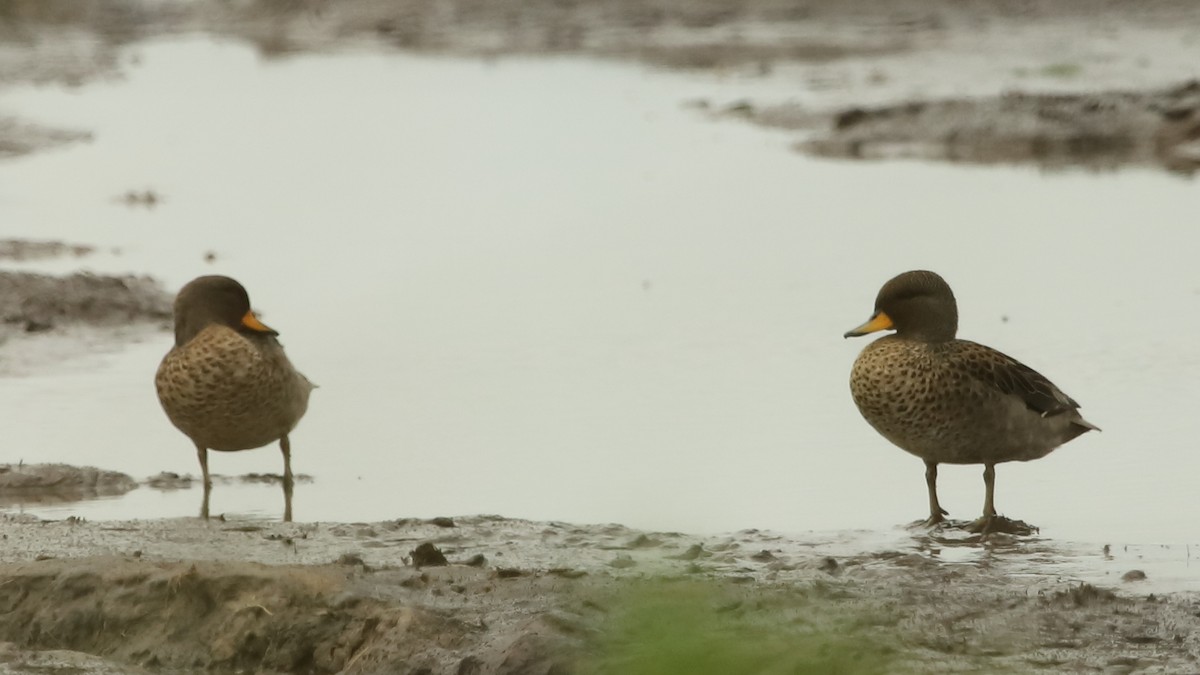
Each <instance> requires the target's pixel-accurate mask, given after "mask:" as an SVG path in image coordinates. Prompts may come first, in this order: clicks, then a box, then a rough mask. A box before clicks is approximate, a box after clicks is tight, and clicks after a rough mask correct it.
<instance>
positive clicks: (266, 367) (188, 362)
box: [154, 275, 315, 521]
mask: <svg viewBox="0 0 1200 675" xmlns="http://www.w3.org/2000/svg"><path fill="white" fill-rule="evenodd" d="M174 319H175V322H174V323H175V344H174V345H173V346H172V347H171V349H170V351H168V352H167V354H166V356H164V357H163V359H162V362H161V363H160V364H159V367H158V371H157V373H156V375H155V378H154V383H155V388H156V389H157V392H158V400H159V403H161V404H162V408H163V411H164V412H166V414H167V418H168V419H169V420H170V421H171V424H173V425H174V426H175V428H177V429H179V431H181V432H183V434H184V435H185V436H187V437H188V438H189V439H191V441H192V443H193V444H194V445H195V447H196V454H197V457H198V459H199V461H200V470H201V473H202V474H203V480H204V501H203V503H202V506H201V517H203V518H208V505H209V495H210V493H211V491H212V477H211V476H210V474H209V471H208V451H209V450H216V451H218V452H237V451H241V450H251V449H254V448H260V447H263V446H265V445H268V444H271V443H275V442H278V443H279V448H280V450H281V451H282V453H283V490H284V502H285V506H284V520H285V521H291V519H292V491H293V485H294V477H293V475H292V453H291V442H290V440H289V434H290V433H291V432H292V431H293V430H294V429H295V428H296V425H297V424H298V423H299V422H300V418H302V417H304V413H305V412H306V411H307V410H308V399H309V394H310V393H311V392H312V390H313V388H314V386H315V385H313V383H312V382H311V381H309V379H308V378H307V377H305V376H304V375H303V374H301V373H300V372H299V371H298V370H296V368H295V367H294V366H293V365H292V362H291V361H290V360H289V359H288V357H287V354H286V353H285V352H284V350H283V346H282V345H281V344H280V343H279V340H278V336H279V332H278V331H276V330H275V329H273V328H270V327H269V326H267V325H266V324H264V323H263V322H262V321H260V320H259V318H258V316H257V315H256V314H255V313H254V311H253V310H251V308H250V296H249V294H248V293H247V292H246V289H245V287H244V286H242V284H240V283H239V282H238V281H236V280H235V279H233V278H231V277H227V276H220V275H209V276H201V277H197V278H196V279H193V280H192V281H189V282H188V283H187V284H185V285H184V286H183V288H181V289H180V290H179V293H178V295H176V297H175V303H174Z"/></svg>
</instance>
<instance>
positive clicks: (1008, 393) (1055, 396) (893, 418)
mask: <svg viewBox="0 0 1200 675" xmlns="http://www.w3.org/2000/svg"><path fill="white" fill-rule="evenodd" d="M889 330H890V331H893V333H892V334H890V335H886V336H884V337H881V338H879V339H877V340H875V341H873V342H871V343H870V344H868V345H867V346H866V347H865V348H864V349H863V350H862V352H860V353H859V355H858V358H857V359H856V360H855V361H854V366H853V367H852V368H851V371H850V392H851V395H852V396H853V398H854V404H855V405H856V406H857V407H858V411H859V412H860V413H861V414H862V416H863V418H864V419H866V421H867V423H868V424H870V425H871V426H872V427H873V428H874V429H875V430H876V431H877V432H879V434H880V435H882V436H883V437H884V438H886V439H887V440H888V441H890V442H891V443H892V444H894V445H896V446H897V447H899V448H900V449H902V450H905V451H906V452H909V453H911V454H913V455H916V456H917V457H919V458H921V459H922V460H924V462H925V484H926V488H927V490H928V493H929V517H928V518H927V519H925V520H924V521H920V523H919V524H921V525H924V526H926V527H929V528H932V527H935V526H938V525H939V524H941V523H943V522H945V516H947V515H949V512H947V511H946V510H945V509H943V508H942V507H941V504H940V503H939V501H938V495H937V474H938V465H939V464H982V465H983V467H984V469H983V481H984V502H983V515H982V516H981V517H980V518H979V519H977V520H975V521H972V522H970V523H968V524H967V529H968V530H970V531H972V532H977V533H982V534H984V535H986V534H988V533H989V532H990V531H992V530H993V528H994V527H995V526H996V525H997V523H998V519H1000V518H1002V517H1000V516H998V515H997V512H996V505H995V489H996V465H997V464H1001V463H1003V462H1027V461H1031V460H1035V459H1040V458H1042V457H1045V456H1046V455H1048V454H1050V452H1052V451H1053V450H1055V449H1056V448H1058V447H1059V446H1061V445H1063V444H1064V443H1067V442H1068V441H1071V440H1073V439H1075V438H1077V437H1079V436H1081V435H1083V434H1085V433H1087V432H1089V431H1099V430H1100V429H1099V427H1097V426H1096V425H1094V424H1092V423H1091V422H1089V421H1087V420H1086V419H1084V418H1083V416H1082V415H1081V414H1080V412H1079V408H1080V405H1079V403H1077V402H1076V401H1075V399H1073V398H1071V397H1070V396H1067V395H1066V394H1065V393H1063V391H1062V389H1059V388H1058V387H1057V386H1056V385H1055V384H1054V383H1053V382H1051V381H1050V380H1049V379H1047V378H1046V377H1045V376H1044V375H1042V374H1041V373H1039V372H1037V371H1036V370H1034V369H1033V368H1030V367H1029V366H1026V365H1025V364H1024V363H1021V362H1020V361H1018V360H1016V359H1014V358H1012V357H1011V356H1008V355H1006V354H1004V353H1002V352H1000V351H997V350H995V349H993V348H991V347H988V346H986V345H982V344H979V343H976V342H971V341H970V340H963V339H959V338H958V337H957V334H958V304H957V301H956V300H955V297H954V292H953V291H952V290H951V289H950V285H949V284H948V283H946V280H945V279H943V278H942V277H941V276H939V275H938V274H937V273H935V272H930V271H927V270H913V271H909V272H904V273H903V274H900V275H898V276H896V277H894V278H892V279H891V280H889V281H888V282H887V283H885V284H884V285H883V287H882V288H881V289H880V290H879V293H878V295H877V296H876V298H875V311H874V312H873V313H872V314H871V317H870V318H869V319H868V320H867V321H866V322H865V323H863V324H862V325H860V326H858V327H856V328H853V329H851V330H849V331H847V332H846V333H845V335H844V337H846V338H851V337H861V336H864V335H868V334H871V333H875V332H878V331H889ZM1010 522H1011V521H1010Z"/></svg>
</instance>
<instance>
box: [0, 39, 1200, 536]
mask: <svg viewBox="0 0 1200 675" xmlns="http://www.w3.org/2000/svg"><path fill="white" fill-rule="evenodd" d="M126 56H127V58H128V59H129V60H130V66H129V68H128V76H127V77H126V78H123V79H119V80H111V81H100V82H96V83H92V84H88V85H86V86H82V87H78V88H71V89H68V88H62V87H57V86H50V87H33V86H27V87H15V88H8V89H5V90H4V91H3V92H0V110H3V111H4V112H5V113H8V114H16V115H20V116H22V117H23V118H26V119H29V120H36V121H39V122H41V123H44V124H50V125H62V126H67V127H75V128H84V129H90V130H92V131H93V132H94V133H95V139H94V141H92V142H90V143H84V144H78V145H74V146H69V147H66V148H63V149H57V150H53V151H48V152H43V153H40V154H37V155H34V156H31V157H27V158H22V159H17V160H8V161H5V162H0V237H22V238H39V239H62V240H66V241H69V242H78V243H87V244H94V245H97V246H98V247H99V251H98V252H97V253H96V254H94V255H92V256H89V257H86V258H82V259H73V258H72V259H65V260H60V261H51V262H42V263H37V264H36V265H33V264H22V265H17V264H7V265H6V266H8V267H10V268H22V269H38V270H49V271H54V272H66V271H69V270H72V269H77V268H80V267H83V268H85V269H92V270H96V271H103V272H137V273H148V274H152V275H154V276H157V277H159V278H161V279H163V280H164V281H165V282H166V283H167V285H168V286H169V287H170V288H172V289H175V288H178V286H179V285H181V284H182V283H184V282H186V281H187V280H188V279H190V278H192V277H193V276H196V275H199V274H211V273H222V274H229V275H231V276H234V277H237V278H238V279H240V280H241V281H242V282H243V283H245V285H246V286H247V287H248V288H249V290H250V293H251V297H252V300H253V302H254V304H255V306H256V307H257V308H258V309H259V310H261V312H262V315H263V317H264V320H265V321H266V322H267V323H268V324H270V325H271V326H273V327H275V328H276V329H278V330H280V331H281V333H282V335H281V339H282V341H283V342H284V344H285V345H286V347H287V349H288V351H289V353H290V354H291V356H292V359H293V360H294V362H295V363H296V364H298V366H299V367H300V368H301V370H303V371H304V372H305V373H306V374H307V375H308V376H309V377H310V378H311V379H312V380H313V381H315V382H317V383H318V384H319V385H320V389H318V390H316V391H315V392H314V394H313V398H312V403H311V407H310V409H309V414H308V416H307V417H306V418H305V419H304V420H303V422H301V424H300V426H299V428H298V429H297V430H296V431H295V432H294V434H293V436H292V439H293V442H292V444H293V455H294V460H293V463H294V467H295V469H296V470H297V471H298V472H303V473H307V474H311V475H312V476H313V477H314V479H315V480H314V482H313V483H310V484H301V485H299V486H298V488H297V495H296V506H295V508H296V516H297V519H299V520H371V519H384V518H394V517H401V516H434V515H453V514H467V513H480V512H483V513H500V514H503V515H506V516H513V517H526V518H534V519H555V520H565V521H579V522H606V521H617V522H621V523H624V524H627V525H630V526H635V527H642V528H652V529H668V530H683V531H691V532H700V533H703V532H717V531H728V530H734V529H739V528H747V527H757V528H773V529H777V530H782V531H788V532H799V531H806V530H839V529H847V528H862V529H876V530H877V529H885V528H890V527H892V526H894V525H896V524H898V523H903V522H908V521H911V520H914V519H917V518H920V517H924V515H925V509H926V497H925V487H924V481H923V465H922V464H921V462H920V461H919V460H917V459H916V458H914V457H911V456H908V455H906V454H905V453H904V452H902V451H900V450H897V449H895V448H894V447H891V446H890V445H889V444H888V443H887V442H886V441H884V440H883V439H882V438H880V437H879V436H877V435H876V434H875V432H874V431H873V430H871V429H870V428H869V427H868V426H867V425H866V423H864V422H863V421H862V420H861V418H860V417H859V415H858V413H857V411H856V410H855V408H854V405H853V403H852V402H851V400H850V395H849V392H848V387H847V378H848V375H849V369H850V364H851V363H852V361H853V360H854V358H855V356H856V355H857V353H858V351H859V350H860V349H862V347H863V346H865V344H866V341H865V340H857V341H847V340H843V339H842V337H841V335H842V333H843V332H844V331H845V330H847V329H848V328H851V327H853V326H855V325H857V324H859V323H860V322H862V321H863V320H864V319H865V318H866V317H867V316H868V314H869V313H870V311H871V309H872V303H873V300H874V296H875V292H876V290H877V289H878V287H879V285H880V284H881V283H882V282H883V281H885V280H886V279H888V278H889V277H891V276H892V275H894V274H896V273H898V272H900V271H903V270H906V269H911V268H929V269H934V270H937V271H939V272H940V273H942V274H943V275H944V276H945V277H946V278H947V279H948V280H949V281H950V283H951V285H952V286H953V287H954V289H955V291H956V293H957V295H958V298H959V302H960V314H961V332H960V334H961V335H962V336H964V337H968V338H971V339H974V340H977V341H980V342H984V343H987V344H990V345H992V346H995V347H997V348H999V349H1001V350H1003V351H1006V352H1008V353H1011V354H1013V355H1015V356H1017V357H1018V358H1020V359H1022V360H1023V361H1025V362H1026V363H1028V364H1029V365H1031V366H1033V367H1035V368H1037V369H1039V370H1041V371H1042V372H1044V373H1045V374H1047V375H1048V376H1049V377H1050V378H1051V379H1053V380H1054V381H1055V382H1056V383H1057V384H1059V385H1060V386H1061V387H1062V388H1063V389H1064V390H1065V391H1067V393H1069V394H1070V395H1072V396H1074V397H1075V398H1076V399H1078V400H1079V401H1080V402H1081V403H1082V404H1083V405H1084V410H1083V412H1084V414H1085V415H1086V416H1087V418H1088V419H1090V420H1091V421H1093V422H1095V423H1096V424H1098V425H1099V426H1101V427H1102V428H1103V429H1104V432H1103V433H1099V434H1088V435H1086V436H1084V437H1082V438H1080V439H1078V440H1076V441H1074V442H1072V443H1070V444H1068V445H1066V446H1065V447H1063V448H1061V449H1059V450H1058V451H1056V452H1055V453H1053V454H1052V455H1050V456H1049V457H1047V458H1045V459H1043V460H1039V461H1037V462H1033V463H1031V464H1005V465H1001V467H1000V468H998V470H997V474H998V478H997V481H998V482H997V506H998V508H999V509H1000V510H1001V511H1002V512H1004V513H1006V514H1007V515H1010V516H1014V517H1019V518H1024V519H1026V520H1029V521H1030V522H1034V523H1036V524H1038V525H1040V526H1041V527H1042V534H1043V535H1044V536H1049V537H1053V538H1058V539H1062V540H1067V541H1076V542H1098V543H1107V542H1112V543H1114V544H1172V545H1178V546H1182V545H1184V544H1187V543H1189V542H1200V530H1198V529H1197V525H1196V523H1197V522H1200V500H1198V499H1196V485H1197V481H1198V480H1200V451H1198V450H1200V446H1198V445H1197V438H1198V437H1200V433H1198V432H1200V416H1198V415H1197V403H1200V356H1198V352H1197V349H1196V337H1195V335H1196V333H1197V330H1198V329H1200V272H1198V271H1197V268H1196V265H1195V259H1196V251H1197V249H1198V247H1200V228H1198V227H1197V216H1196V214H1200V189H1197V187H1196V185H1195V184H1194V183H1191V182H1188V181H1187V180H1183V179H1179V178H1176V177H1171V176H1168V175H1166V174H1163V173H1160V172H1157V171H1151V170H1141V169H1130V170H1124V171H1120V172H1114V173H1104V174H1095V173H1085V172H1064V173H1055V174H1045V173H1039V172H1038V171H1036V170H1031V169H1027V168H964V167H961V166H950V165H944V164H922V163H909V162H890V163H882V164H874V163H846V162H831V161H818V160H814V159H809V158H806V157H803V156H800V155H797V154H795V153H793V152H790V151H789V149H788V148H789V145H790V144H791V143H792V142H793V141H794V140H795V136H794V135H793V134H785V133H779V132H771V131H764V130H762V129H757V128H753V127H750V126H746V125H743V124H741V123H738V122H730V121H725V122H716V121H712V120H709V119H706V118H705V117H704V116H703V115H702V114H700V113H699V112H697V111H696V110H694V109H692V108H690V107H688V106H685V105H682V104H683V103H684V102H685V101H688V100H690V99H694V98H696V97H702V96H703V97H711V98H713V100H715V101H728V100H735V99H737V98H739V97H741V96H761V95H764V94H766V95H771V96H773V97H774V98H775V100H778V99H780V98H784V97H788V96H795V97H798V98H799V99H800V100H803V91H802V90H800V89H799V88H798V86H796V85H794V84H793V83H788V82H779V81H771V80H763V81H736V80H733V81H730V80H720V79H718V78H717V77H715V76H711V75H683V74H678V73H666V72H659V71H652V70H646V69H643V68H641V67H637V66H631V65H628V64H610V63H598V62H592V61H587V60H579V59H518V58H512V59H502V60H497V61H481V60H476V59H449V58H425V57H413V56H403V55H396V54H379V53H374V52H350V53H338V54H322V55H309V56H294V57H290V58H286V59H277V60H262V59H260V58H259V57H258V56H257V55H256V54H255V52H253V51H252V50H251V49H250V48H248V47H246V46H243V45H241V44H238V43H231V42H219V41H213V40H210V39H208V38H203V37H192V38H184V39H174V40H170V41H162V42H152V43H147V44H142V45H139V46H136V47H133V48H131V49H130V51H129V53H128V54H127V55H126ZM144 189H153V190H155V191H157V192H158V193H159V194H160V195H162V198H163V201H162V202H161V203H160V204H159V205H158V206H157V207H156V208H153V209H145V208H130V207H128V206H126V205H123V204H120V203H117V201H116V197H118V196H119V195H121V194H123V193H125V192H126V191H128V190H144ZM209 251H211V252H213V253H214V254H215V256H216V259H215V261H214V262H212V263H208V262H205V260H204V257H205V254H206V253H207V252H209ZM170 343H171V336H170V335H169V334H168V333H166V332H163V333H152V334H149V335H147V336H146V337H144V338H143V339H142V340H141V341H139V342H135V343H134V344H131V345H128V346H123V347H121V348H119V349H114V350H108V351H102V352H96V353H89V354H86V355H80V356H78V357H73V358H69V359H65V360H63V361H61V362H59V363H57V364H56V365H54V366H53V367H50V368H48V369H44V370H39V371H37V372H34V373H28V374H24V375H20V376H13V377H9V378H6V379H5V380H4V381H3V383H2V386H0V410H2V411H3V416H4V445H3V454H2V456H0V461H8V462H16V461H17V460H21V459H23V460H24V461H25V462H69V463H76V464H90V465H96V466H101V467H104V468H109V469H116V470H121V471H125V472H128V473H130V474H132V475H134V476H135V477H139V478H142V477H146V476H149V475H152V474H155V473H158V472H160V471H175V472H180V473H195V472H196V471H197V470H198V467H197V465H196V458H195V453H194V451H193V449H192V446H191V444H190V443H189V442H188V441H187V439H185V438H184V437H183V436H182V435H181V434H179V433H178V432H177V431H176V430H174V429H173V428H172V427H171V426H170V425H169V423H168V422H167V420H166V418H165V416H164V415H163V413H162V411H161V410H160V408H159V406H158V402H157V400H156V398H155V395H154V388H153V384H152V380H153V374H154V370H155V368H156V367H157V364H158V361H159V359H160V358H161V356H162V354H163V353H165V352H166V350H167V349H168V348H169V346H170ZM210 461H211V465H212V468H213V470H214V472H217V473H223V474H231V475H232V474H242V473H246V472H252V471H258V472H278V471H279V470H280V468H281V461H280V457H279V453H278V450H277V449H275V448H268V449H263V450H259V451H254V452H244V453H237V454H223V453H222V454H214V455H213V456H212V458H211V460H210ZM980 474H981V469H980V467H974V466H971V467H943V470H942V472H941V491H942V502H943V505H945V506H946V507H947V508H948V509H949V510H950V511H951V513H952V514H953V516H954V517H957V518H972V517H975V516H976V515H978V512H979V510H980V508H981V504H982V498H983V484H982V479H981V477H980ZM199 498H200V494H199V491H198V490H185V491H180V492H173V493H171V492H168V493H163V492H158V491H154V490H150V489H147V488H141V489H138V490H136V491H134V492H133V493H130V494H129V495H127V496H125V497H123V498H119V499H109V500H99V501H94V502H89V503H83V504H70V505H60V506H53V507H47V506H36V505H26V506H24V507H10V508H12V509H20V508H24V509H25V510H27V511H31V512H34V513H37V514H40V515H47V516H50V517H64V516H66V515H71V514H77V515H82V516H85V517H88V518H91V519H101V518H124V517H166V516H179V515H193V514H194V513H195V512H196V510H197V508H198V505H199ZM281 501H282V499H281V496H280V494H279V490H278V488H277V487H269V486H239V485H217V486H216V488H215V490H214V494H213V503H212V508H213V511H214V513H220V512H230V513H235V514H242V515H250V516H258V517H278V515H279V513H280V512H281V510H282V505H281ZM1174 550H1178V551H1182V549H1174ZM1172 555H1173V554H1172ZM1179 555H1180V556H1182V555H1183V554H1182V552H1181V553H1180V554H1179Z"/></svg>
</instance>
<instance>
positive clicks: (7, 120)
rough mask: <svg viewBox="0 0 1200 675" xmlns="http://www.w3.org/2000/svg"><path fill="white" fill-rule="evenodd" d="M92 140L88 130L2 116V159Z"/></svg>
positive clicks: (0, 118) (0, 145)
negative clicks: (58, 126) (58, 127)
mask: <svg viewBox="0 0 1200 675" xmlns="http://www.w3.org/2000/svg"><path fill="white" fill-rule="evenodd" d="M90 140H92V134H91V132H88V131H80V130H77V129H55V128H51V127H45V126H42V125H39V124H33V123H30V122H23V121H21V120H19V119H16V118H13V117H4V116H0V159H5V158H9V157H19V156H21V155H27V154H30V153H33V152H37V151H39V150H47V149H49V148H53V147H57V146H60V145H67V144H70V143H78V142H80V141H90Z"/></svg>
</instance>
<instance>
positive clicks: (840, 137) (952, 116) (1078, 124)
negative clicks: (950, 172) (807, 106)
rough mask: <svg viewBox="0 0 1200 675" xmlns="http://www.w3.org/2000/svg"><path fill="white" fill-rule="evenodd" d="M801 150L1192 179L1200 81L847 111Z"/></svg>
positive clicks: (1198, 159)
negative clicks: (1151, 170)
mask: <svg viewBox="0 0 1200 675" xmlns="http://www.w3.org/2000/svg"><path fill="white" fill-rule="evenodd" d="M775 114H776V115H777V116H778V117H784V116H785V114H782V113H781V112H780V111H775ZM799 114H801V115H803V113H799ZM798 147H799V148H800V149H801V150H803V151H805V152H810V153H812V154H816V155H821V156H827V157H842V158H854V159H870V158H887V157H904V158H920V159H941V160H949V161H954V162H968V163H977V164H997V163H1010V164H1012V163H1021V162H1033V163H1036V164H1038V165H1040V166H1043V167H1047V168H1055V167H1065V166H1071V165H1082V166H1086V167H1089V168H1094V169H1112V168H1116V167H1119V166H1122V165H1126V164H1139V165H1159V166H1163V167H1165V168H1167V169H1170V170H1172V171H1175V172H1179V173H1184V174H1191V173H1193V172H1194V171H1196V170H1197V169H1198V168H1200V81H1195V80H1193V81H1191V82H1188V83H1186V84H1184V85H1181V86H1178V87H1173V88H1171V89H1168V90H1166V91H1154V92H1102V93H1096V94H1019V93H1018V94H1009V95H1005V96H998V97H990V98H980V99H957V100H945V101H928V102H913V103H903V104H897V105H889V106H882V107H878V108H857V107H856V108H848V109H845V110H842V111H840V112H838V113H837V114H836V115H835V116H834V118H833V120H832V124H831V125H830V128H829V130H828V131H826V132H824V133H819V134H817V135H816V136H815V137H814V138H811V139H809V140H807V141H804V142H802V143H801V144H799V146H798Z"/></svg>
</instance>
